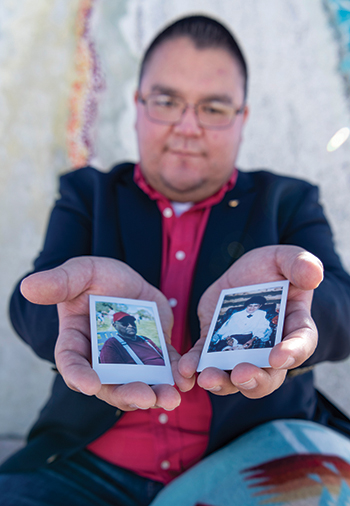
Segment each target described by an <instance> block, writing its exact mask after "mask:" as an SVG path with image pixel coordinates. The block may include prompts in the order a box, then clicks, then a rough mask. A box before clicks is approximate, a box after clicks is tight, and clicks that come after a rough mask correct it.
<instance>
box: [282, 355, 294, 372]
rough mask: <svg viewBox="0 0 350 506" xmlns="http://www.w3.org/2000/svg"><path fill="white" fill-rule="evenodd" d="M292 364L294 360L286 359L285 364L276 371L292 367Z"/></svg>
mask: <svg viewBox="0 0 350 506" xmlns="http://www.w3.org/2000/svg"><path fill="white" fill-rule="evenodd" d="M294 364H295V358H293V357H288V358H287V360H286V361H285V363H284V364H283V365H281V366H280V367H278V369H289V367H292V366H293V365H294Z"/></svg>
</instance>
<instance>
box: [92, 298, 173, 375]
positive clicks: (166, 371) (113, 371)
mask: <svg viewBox="0 0 350 506" xmlns="http://www.w3.org/2000/svg"><path fill="white" fill-rule="evenodd" d="M97 302H111V303H114V304H127V305H135V306H138V307H140V309H142V308H151V309H152V310H153V314H154V321H155V323H156V327H157V332H158V336H159V341H160V345H161V346H160V348H161V350H162V353H163V358H164V363H165V365H164V366H163V365H138V364H101V363H100V362H99V351H98V339H97V321H96V303H97ZM89 307H90V329H91V355H92V368H93V369H94V370H95V371H96V373H97V374H98V376H99V378H100V380H101V383H102V384H110V385H118V384H125V383H132V382H133V381H142V382H143V383H147V384H148V385H160V384H169V385H174V378H173V374H172V371H171V365H170V360H169V355H168V350H167V347H166V342H165V339H164V334H163V330H162V325H161V323H160V319H159V313H158V308H157V304H156V303H155V302H152V301H148V300H138V299H126V298H122V297H106V296H104V295H89Z"/></svg>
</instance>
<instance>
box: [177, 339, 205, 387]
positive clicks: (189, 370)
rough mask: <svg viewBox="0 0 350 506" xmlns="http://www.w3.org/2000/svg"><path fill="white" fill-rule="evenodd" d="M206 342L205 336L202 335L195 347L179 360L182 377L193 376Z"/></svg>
mask: <svg viewBox="0 0 350 506" xmlns="http://www.w3.org/2000/svg"><path fill="white" fill-rule="evenodd" d="M204 343H205V337H202V338H201V339H199V340H198V341H197V342H196V344H195V345H194V346H193V348H191V349H190V350H189V351H188V352H187V353H186V354H185V355H183V356H182V357H181V359H180V360H179V363H178V370H179V373H180V374H181V376H182V377H184V378H192V377H193V376H194V374H195V373H196V371H197V367H198V362H199V359H200V356H201V353H202V349H203V346H204Z"/></svg>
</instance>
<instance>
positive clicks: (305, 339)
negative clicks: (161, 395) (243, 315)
mask: <svg viewBox="0 0 350 506" xmlns="http://www.w3.org/2000/svg"><path fill="white" fill-rule="evenodd" d="M282 279H283V280H284V279H289V280H290V281H291V285H290V289H289V294H288V302H287V308H286V318H285V325H284V336H283V341H282V343H280V344H278V345H277V346H275V347H274V348H273V350H272V352H271V354H270V365H271V366H272V368H271V369H259V368H257V367H255V366H253V365H251V364H239V365H238V366H236V367H235V368H234V369H233V371H232V372H231V374H230V375H229V374H227V373H225V372H224V371H221V370H218V369H216V368H207V369H205V370H204V371H203V372H202V373H201V374H200V375H199V377H198V383H199V384H200V386H202V387H203V388H206V389H208V390H212V391H213V392H216V393H218V394H220V395H226V394H229V393H234V392H237V391H238V390H240V391H242V393H244V394H245V395H247V396H248V397H261V396H263V395H267V394H268V393H271V392H272V391H273V390H275V389H276V388H278V387H279V386H280V385H281V383H282V382H283V381H284V378H285V374H286V371H287V368H289V367H297V366H299V365H300V364H301V363H303V362H304V361H305V360H306V359H307V358H308V357H309V356H310V355H311V354H312V353H313V351H314V349H315V347H316V344H317V330H316V327H315V325H314V322H313V320H312V318H311V316H310V307H311V301H312V293H313V292H312V290H313V289H314V288H316V287H317V286H318V284H319V283H320V282H321V280H322V266H321V264H320V262H319V260H318V259H316V258H315V257H314V256H313V255H311V254H309V253H307V252H305V251H304V250H302V249H301V248H297V247H295V246H268V247H265V248H259V249H256V250H253V251H251V252H249V253H247V254H245V255H244V256H243V257H241V258H240V259H239V260H238V261H237V262H235V264H234V265H233V266H232V267H231V268H230V269H228V270H227V271H226V272H225V273H224V274H223V276H221V278H219V279H218V280H217V281H216V282H215V283H213V284H212V285H211V286H210V287H209V288H208V289H207V290H206V292H205V293H204V294H203V296H202V298H201V300H200V302H199V306H198V316H199V319H200V324H201V339H200V340H199V341H198V342H197V344H196V345H195V346H194V348H192V350H190V352H188V353H187V354H186V355H184V356H183V357H182V358H181V360H180V362H179V370H180V373H181V374H182V375H184V376H185V377H187V378H190V377H191V376H192V375H193V374H194V373H195V370H196V368H197V364H198V360H199V356H200V353H201V350H202V348H203V345H204V340H205V337H206V336H207V333H208V330H209V326H210V323H211V320H212V317H213V314H214V311H215V307H216V304H217V301H218V298H219V295H220V293H221V290H223V289H226V288H233V287H239V286H245V285H252V284H256V283H265V282H269V281H278V280H282ZM293 360H294V362H292V361H293Z"/></svg>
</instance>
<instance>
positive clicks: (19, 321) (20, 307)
mask: <svg viewBox="0 0 350 506" xmlns="http://www.w3.org/2000/svg"><path fill="white" fill-rule="evenodd" d="M92 170H93V169H91V171H92ZM81 171H82V172H81V173H79V172H80V171H77V172H78V173H79V174H78V173H74V172H73V173H69V174H66V175H65V176H62V177H61V179H60V195H61V197H60V198H59V200H58V201H57V202H56V205H55V206H54V208H53V211H52V213H51V217H50V219H49V223H48V227H47V234H46V239H45V242H44V246H43V249H42V251H41V253H40V254H39V256H38V258H37V259H36V260H35V262H34V269H33V271H32V272H38V271H43V270H47V269H51V268H54V267H57V266H58V265H61V264H62V263H64V262H65V261H66V260H68V259H69V258H72V257H76V256H80V255H89V254H91V227H92V217H91V205H92V202H93V199H92V195H91V191H90V190H89V188H91V187H92V185H91V184H89V180H91V178H93V173H91V171H89V170H84V169H81ZM88 202H89V204H88ZM29 274H31V273H28V274H27V275H29ZM20 283H21V281H20V282H19V283H18V284H17V286H16V288H15V290H14V292H13V295H12V297H11V300H10V306H9V313H10V319H11V322H12V324H13V327H14V329H15V330H16V332H17V333H18V335H19V336H20V337H21V338H22V339H23V340H24V341H25V342H26V343H27V344H29V345H30V346H31V347H32V349H33V350H34V352H35V353H36V354H37V355H39V356H40V357H41V358H44V359H46V360H49V361H51V362H54V348H55V343H56V339H57V335H58V315H57V308H56V305H49V306H42V305H38V304H32V303H31V302H29V301H27V300H26V299H25V298H24V297H23V296H22V294H21V292H20Z"/></svg>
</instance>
